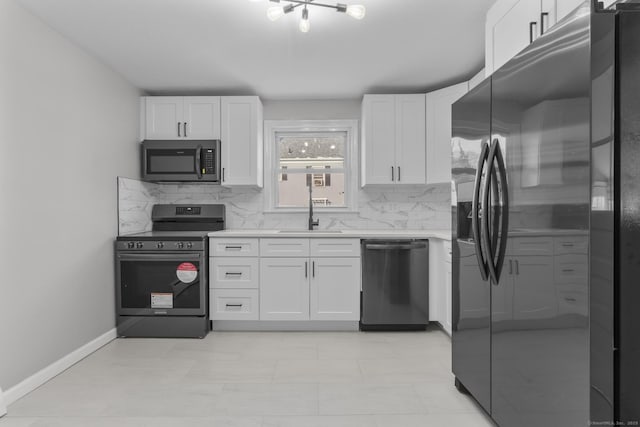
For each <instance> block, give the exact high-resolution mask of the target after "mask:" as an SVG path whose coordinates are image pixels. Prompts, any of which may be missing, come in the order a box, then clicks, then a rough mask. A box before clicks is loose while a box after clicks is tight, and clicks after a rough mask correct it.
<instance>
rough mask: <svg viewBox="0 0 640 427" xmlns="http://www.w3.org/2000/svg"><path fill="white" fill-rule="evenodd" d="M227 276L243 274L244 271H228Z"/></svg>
mask: <svg viewBox="0 0 640 427" xmlns="http://www.w3.org/2000/svg"><path fill="white" fill-rule="evenodd" d="M224 275H225V276H242V273H236V272H233V271H227V272H226V273H224Z"/></svg>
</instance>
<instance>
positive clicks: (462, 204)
mask: <svg viewBox="0 0 640 427" xmlns="http://www.w3.org/2000/svg"><path fill="white" fill-rule="evenodd" d="M597 9H598V8H597V5H596V3H595V2H594V3H591V2H585V4H584V5H583V6H581V7H580V8H578V9H576V11H575V12H574V13H573V14H572V15H570V16H569V17H567V18H565V19H564V20H563V21H561V22H559V23H558V24H557V25H555V26H554V27H553V28H552V29H550V30H549V31H548V32H547V33H546V34H545V35H544V36H542V37H540V38H539V39H538V40H536V41H534V43H532V44H531V45H530V46H529V47H528V48H526V49H525V50H524V51H522V52H521V53H520V54H518V55H517V56H516V57H515V58H513V59H512V60H511V61H509V62H508V63H507V64H505V65H504V66H503V67H502V68H500V69H499V70H498V71H496V72H495V73H494V74H493V75H492V76H491V78H488V79H486V80H485V81H484V82H482V83H481V84H480V85H478V86H477V87H476V88H474V89H473V90H472V91H471V92H469V93H468V94H467V95H465V96H464V97H463V98H461V99H460V100H459V101H458V102H456V103H455V104H454V105H453V111H452V112H453V123H452V126H453V132H452V135H453V137H452V180H453V183H452V185H453V188H452V209H453V235H452V239H453V240H452V241H453V245H452V248H453V259H452V261H453V271H452V273H453V295H452V296H453V319H452V320H453V339H452V345H453V364H452V366H453V373H454V375H455V377H456V386H457V387H458V389H460V390H461V391H466V392H469V393H470V394H471V395H472V396H473V397H474V398H475V399H476V400H477V401H478V403H479V404H480V405H481V406H482V407H483V408H484V409H485V410H486V411H487V413H488V414H490V415H491V417H492V419H493V420H494V421H495V422H496V423H497V424H498V425H499V426H501V427H539V426H587V425H590V423H591V425H593V424H594V423H600V425H614V424H613V423H615V422H624V423H627V424H625V425H636V424H633V423H635V422H638V421H640V4H638V2H626V3H622V4H618V5H617V6H616V9H615V10H597ZM607 423H611V424H607ZM628 423H631V424H628Z"/></svg>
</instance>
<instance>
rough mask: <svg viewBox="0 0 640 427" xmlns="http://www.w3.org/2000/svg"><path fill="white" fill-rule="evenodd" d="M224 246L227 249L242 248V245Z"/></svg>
mask: <svg viewBox="0 0 640 427" xmlns="http://www.w3.org/2000/svg"><path fill="white" fill-rule="evenodd" d="M224 248H225V249H235V250H238V251H239V250H240V249H242V246H225V247H224Z"/></svg>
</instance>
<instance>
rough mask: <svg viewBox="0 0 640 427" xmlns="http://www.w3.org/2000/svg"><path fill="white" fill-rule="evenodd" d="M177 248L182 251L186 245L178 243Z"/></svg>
mask: <svg viewBox="0 0 640 427" xmlns="http://www.w3.org/2000/svg"><path fill="white" fill-rule="evenodd" d="M176 246H177V247H179V248H180V249H182V248H184V243H182V242H178V243H176Z"/></svg>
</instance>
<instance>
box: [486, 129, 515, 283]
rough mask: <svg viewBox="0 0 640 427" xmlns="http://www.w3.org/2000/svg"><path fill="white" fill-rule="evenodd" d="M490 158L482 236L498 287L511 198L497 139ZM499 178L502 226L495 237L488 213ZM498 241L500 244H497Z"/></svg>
mask: <svg viewBox="0 0 640 427" xmlns="http://www.w3.org/2000/svg"><path fill="white" fill-rule="evenodd" d="M488 158H489V160H488V164H487V171H488V172H487V175H488V179H487V181H485V184H484V186H485V192H484V200H483V201H484V206H485V209H486V210H487V212H486V213H485V214H484V215H483V216H482V223H483V226H484V227H483V229H484V233H483V234H482V244H483V246H485V247H486V250H487V255H488V258H489V262H488V263H487V266H488V267H489V275H490V277H491V279H492V280H493V281H494V284H495V285H497V284H498V283H499V282H500V275H501V274H502V267H503V266H504V258H505V254H506V249H507V232H508V228H509V197H508V195H507V190H508V188H507V174H506V168H505V164H504V158H503V157H502V151H501V150H500V143H499V142H498V140H497V139H494V140H493V142H492V144H491V149H490V151H489V155H488ZM494 167H497V171H496V170H495V169H494ZM498 177H499V184H500V192H499V196H500V198H499V200H498V203H499V209H498V210H497V212H499V215H500V216H499V217H498V218H496V220H497V221H498V222H499V224H500V225H501V227H500V235H496V234H494V235H493V236H489V230H490V228H489V225H490V216H491V215H489V212H488V210H489V209H488V208H489V203H490V200H489V195H490V193H489V190H490V186H491V184H492V182H491V181H494V180H497V178H498ZM497 232H498V230H495V229H494V230H493V233H497ZM498 239H499V244H498V243H497V242H498ZM492 243H493V245H492ZM494 249H497V254H496V253H494ZM496 255H497V256H496Z"/></svg>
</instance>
